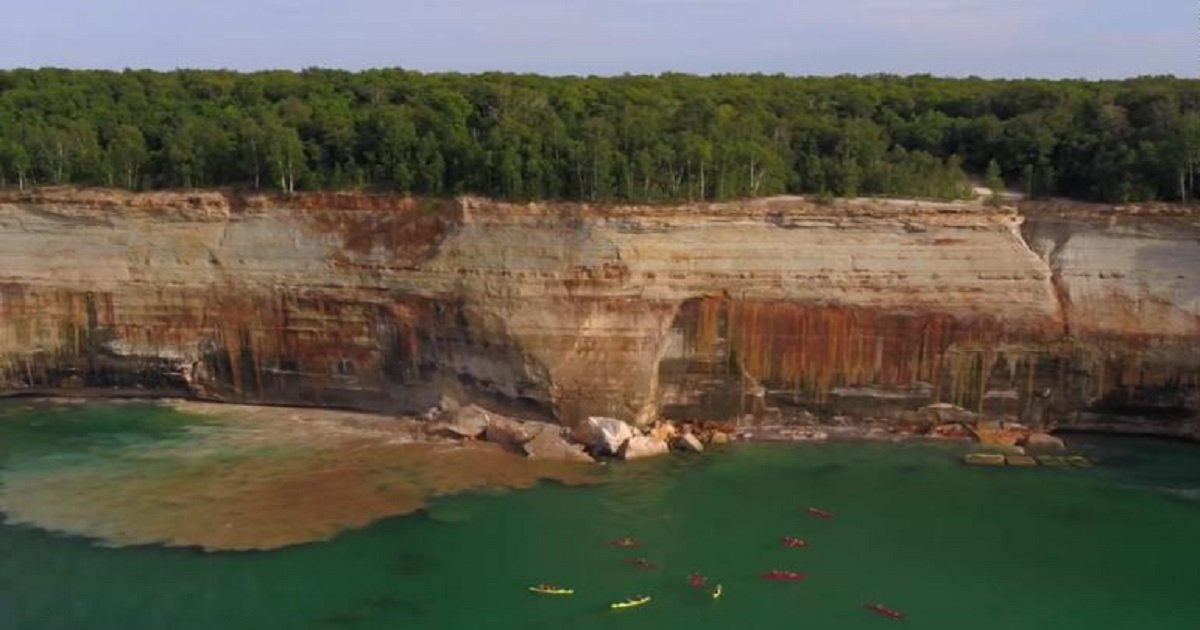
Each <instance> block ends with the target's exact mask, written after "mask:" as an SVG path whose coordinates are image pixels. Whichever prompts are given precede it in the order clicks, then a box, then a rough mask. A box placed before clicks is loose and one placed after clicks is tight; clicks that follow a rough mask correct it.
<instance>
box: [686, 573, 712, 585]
mask: <svg viewBox="0 0 1200 630" xmlns="http://www.w3.org/2000/svg"><path fill="white" fill-rule="evenodd" d="M707 581H708V578H706V577H704V576H703V575H700V574H699V573H693V574H691V575H689V576H688V584H691V585H692V588H704V583H705V582H707Z"/></svg>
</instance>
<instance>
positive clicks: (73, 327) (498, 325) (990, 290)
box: [0, 189, 1200, 434]
mask: <svg viewBox="0 0 1200 630" xmlns="http://www.w3.org/2000/svg"><path fill="white" fill-rule="evenodd" d="M1198 238H1200V228H1198V227H1197V226H1196V225H1195V224H1194V223H1193V222H1192V219H1191V217H1190V214H1188V213H1187V212H1184V211H1178V212H1176V213H1175V214H1173V215H1172V214H1163V213H1161V212H1157V213H1151V212H1149V211H1144V210H1139V209H1128V208H1125V209H1119V208H1118V209H1112V208H1103V207H1098V206H1087V207H1079V206H1072V207H1071V208H1069V209H1064V208H1061V207H1055V206H1052V205H1050V204H1040V205H1039V204H1030V205H1029V206H1028V207H1023V208H1021V209H1019V210H1018V209H1016V208H990V207H984V206H981V205H975V204H969V203H934V202H913V201H884V200H838V201H833V202H830V203H816V202H814V201H810V200H805V199H801V198H771V199H760V200H754V201H745V202H729V203H711V204H699V203H697V204H681V205H674V206H589V205H585V204H577V203H533V204H515V203H502V202H495V201H490V200H486V199H481V198H469V197H468V198H460V199H453V200H429V199H414V198H405V197H388V196H375V195H363V194H348V193H339V194H332V193H331V194H304V195H293V196H286V197H275V196H265V195H250V194H234V193H218V192H196V193H147V194H128V193H118V192H111V191H97V190H72V189H46V190H41V191H34V192H25V193H16V192H9V193H2V194H0V390H2V391H3V392H5V393H21V392H57V393H62V392H68V393H70V392H74V393H79V394H89V395H100V394H114V393H115V394H147V395H157V394H185V395H190V396H194V397H198V398H204V399H213V400H227V401H238V402H250V403H291V404H308V405H319V406H339V407H355V408H363V409H374V410H389V411H404V412H414V411H420V410H423V409H425V408H427V407H428V406H430V405H432V404H434V403H435V402H436V401H437V400H438V399H439V398H440V397H441V396H443V395H452V396H455V397H457V398H465V399H475V400H478V401H480V402H483V403H487V404H489V405H492V406H494V407H500V408H504V409H507V410H510V411H519V412H521V413H523V414H526V415H530V416H537V417H543V418H553V419H557V420H559V421H561V422H564V423H567V424H573V423H576V422H578V421H579V420H580V419H581V418H583V417H585V416H587V415H590V414H603V415H609V416H615V417H619V418H624V419H628V420H636V421H647V420H649V419H651V418H654V417H656V416H659V415H667V416H671V417H676V418H714V419H716V418H720V419H728V418H733V417H742V416H745V415H751V416H753V417H756V418H759V419H764V418H779V419H783V420H786V419H788V418H790V417H795V416H798V415H803V414H805V413H809V412H811V413H818V414H827V415H846V416H848V417H851V418H869V417H874V418H887V419H891V420H897V421H900V420H903V418H904V417H905V414H906V413H908V412H911V411H912V410H914V409H916V408H918V407H920V406H921V405H925V404H928V403H930V402H938V401H943V402H951V403H955V404H959V405H962V406H964V407H967V408H969V409H972V410H976V411H982V412H984V413H988V414H994V415H1003V416H1016V417H1021V418H1024V419H1026V420H1028V421H1034V422H1041V421H1050V422H1056V423H1060V424H1067V423H1077V424H1097V423H1098V422H1100V421H1099V420H1097V418H1099V417H1104V418H1107V416H1106V415H1105V416H1102V414H1108V413H1119V414H1124V417H1127V418H1129V423H1132V424H1130V425H1129V426H1133V427H1137V426H1141V425H1139V424H1138V423H1142V425H1144V426H1147V427H1151V428H1153V430H1155V431H1158V432H1167V433H1177V434H1183V433H1187V432H1189V431H1191V430H1192V424H1191V420H1190V418H1191V416H1192V413H1193V411H1194V410H1195V409H1197V407H1198V402H1197V395H1196V391H1197V378H1198V377H1200V360H1198V359H1197V358H1196V357H1197V356H1200V355H1198V353H1197V342H1198V341H1200V324H1198V322H1200V319H1198V315H1200V241H1198V240H1197V239H1198ZM1105 422H1108V420H1105Z"/></svg>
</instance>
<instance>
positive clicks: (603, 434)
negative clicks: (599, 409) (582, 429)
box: [587, 416, 633, 455]
mask: <svg viewBox="0 0 1200 630" xmlns="http://www.w3.org/2000/svg"><path fill="white" fill-rule="evenodd" d="M587 426H588V429H589V434H590V435H589V439H588V443H589V444H591V446H592V447H593V448H595V449H596V450H597V451H599V452H601V453H608V454H612V455H616V454H617V453H620V452H621V447H622V446H624V445H625V443H626V442H628V441H629V440H630V439H631V438H632V437H633V427H631V426H629V424H628V423H626V422H622V421H620V420H617V419H616V418H605V417H602V416H592V417H590V418H588V419H587Z"/></svg>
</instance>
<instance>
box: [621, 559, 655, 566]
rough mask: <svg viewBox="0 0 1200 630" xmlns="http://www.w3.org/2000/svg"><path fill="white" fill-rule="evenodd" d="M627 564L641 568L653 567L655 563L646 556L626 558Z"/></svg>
mask: <svg viewBox="0 0 1200 630" xmlns="http://www.w3.org/2000/svg"><path fill="white" fill-rule="evenodd" d="M625 564H628V565H631V566H635V567H637V568H639V569H653V568H654V563H653V562H650V561H649V560H647V559H645V558H625Z"/></svg>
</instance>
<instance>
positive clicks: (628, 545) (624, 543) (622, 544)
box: [609, 536, 638, 549]
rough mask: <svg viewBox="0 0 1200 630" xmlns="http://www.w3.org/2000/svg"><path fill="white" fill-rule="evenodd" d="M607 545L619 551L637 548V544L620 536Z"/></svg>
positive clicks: (627, 537) (626, 537) (628, 538)
mask: <svg viewBox="0 0 1200 630" xmlns="http://www.w3.org/2000/svg"><path fill="white" fill-rule="evenodd" d="M609 544H611V545H612V546H614V547H617V548H619V549H633V548H634V547H636V546H638V542H637V541H636V540H634V539H632V538H630V537H629V536H622V537H621V538H617V539H614V540H613V541H612V542H611V543H609Z"/></svg>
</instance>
